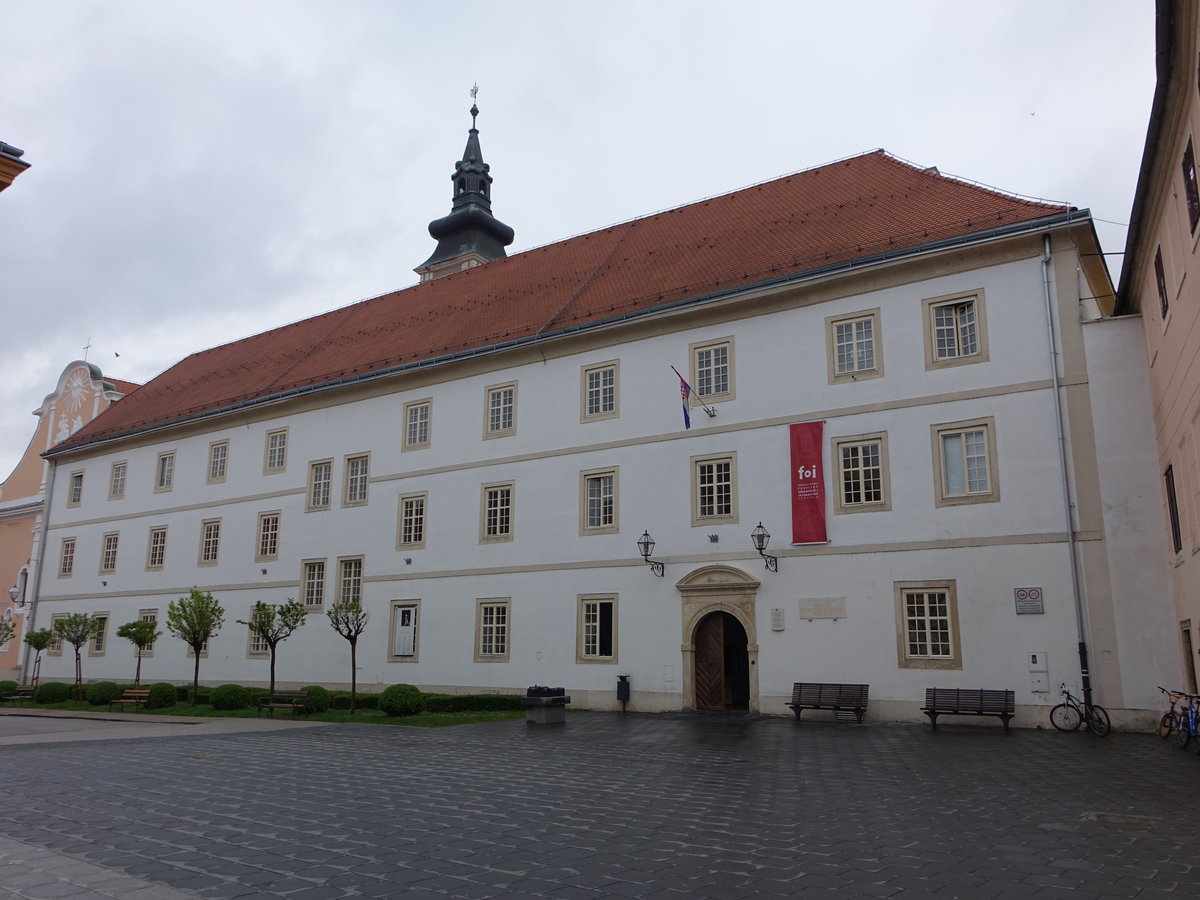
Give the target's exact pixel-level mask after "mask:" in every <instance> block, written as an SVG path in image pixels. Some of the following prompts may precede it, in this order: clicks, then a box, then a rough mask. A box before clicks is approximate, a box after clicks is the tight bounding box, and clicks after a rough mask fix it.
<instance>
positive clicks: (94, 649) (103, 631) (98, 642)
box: [88, 612, 108, 656]
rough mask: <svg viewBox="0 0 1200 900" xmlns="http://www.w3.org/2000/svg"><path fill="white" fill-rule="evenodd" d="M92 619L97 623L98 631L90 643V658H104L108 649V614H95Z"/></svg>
mask: <svg viewBox="0 0 1200 900" xmlns="http://www.w3.org/2000/svg"><path fill="white" fill-rule="evenodd" d="M92 619H94V620H95V622H96V631H95V632H94V633H93V634H92V639H91V640H90V641H88V656H103V655H104V652H105V651H106V650H107V649H108V613H106V612H102V613H93V614H92Z"/></svg>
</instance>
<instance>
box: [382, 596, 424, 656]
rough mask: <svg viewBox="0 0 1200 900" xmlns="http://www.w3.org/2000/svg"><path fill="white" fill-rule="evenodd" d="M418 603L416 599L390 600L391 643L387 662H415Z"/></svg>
mask: <svg viewBox="0 0 1200 900" xmlns="http://www.w3.org/2000/svg"><path fill="white" fill-rule="evenodd" d="M419 612H420V603H419V602H418V601H416V600H393V601H392V643H391V647H389V648H388V662H417V661H418V656H417V650H418V646H417V619H418V614H419Z"/></svg>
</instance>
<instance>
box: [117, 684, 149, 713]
mask: <svg viewBox="0 0 1200 900" xmlns="http://www.w3.org/2000/svg"><path fill="white" fill-rule="evenodd" d="M149 699H150V688H126V689H125V690H123V691H121V696H120V697H117V698H116V699H115V700H112V701H111V702H109V704H108V709H109V711H110V712H111V711H112V708H113V707H114V706H116V705H117V704H120V705H121V708H122V709H123V708H124V707H126V706H132V707H133V708H134V709H137V708H138V707H139V706H145V705H146V701H147V700H149Z"/></svg>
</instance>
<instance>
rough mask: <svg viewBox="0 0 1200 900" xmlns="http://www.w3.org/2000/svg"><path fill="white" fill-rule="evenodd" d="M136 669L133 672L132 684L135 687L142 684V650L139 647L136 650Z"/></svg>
mask: <svg viewBox="0 0 1200 900" xmlns="http://www.w3.org/2000/svg"><path fill="white" fill-rule="evenodd" d="M137 658H138V661H137V670H136V671H135V672H134V673H133V686H134V687H135V688H138V687H141V686H142V650H141V648H140V647H139V648H138V652H137Z"/></svg>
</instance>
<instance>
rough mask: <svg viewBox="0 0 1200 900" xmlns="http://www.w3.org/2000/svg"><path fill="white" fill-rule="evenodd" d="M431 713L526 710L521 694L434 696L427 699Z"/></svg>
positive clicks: (428, 696)
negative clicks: (522, 704)
mask: <svg viewBox="0 0 1200 900" xmlns="http://www.w3.org/2000/svg"><path fill="white" fill-rule="evenodd" d="M425 709H426V710H428V711H429V712H440V713H452V712H479V711H485V710H508V709H518V710H519V709H524V707H523V706H521V695H520V694H434V695H427V696H426V697H425Z"/></svg>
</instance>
